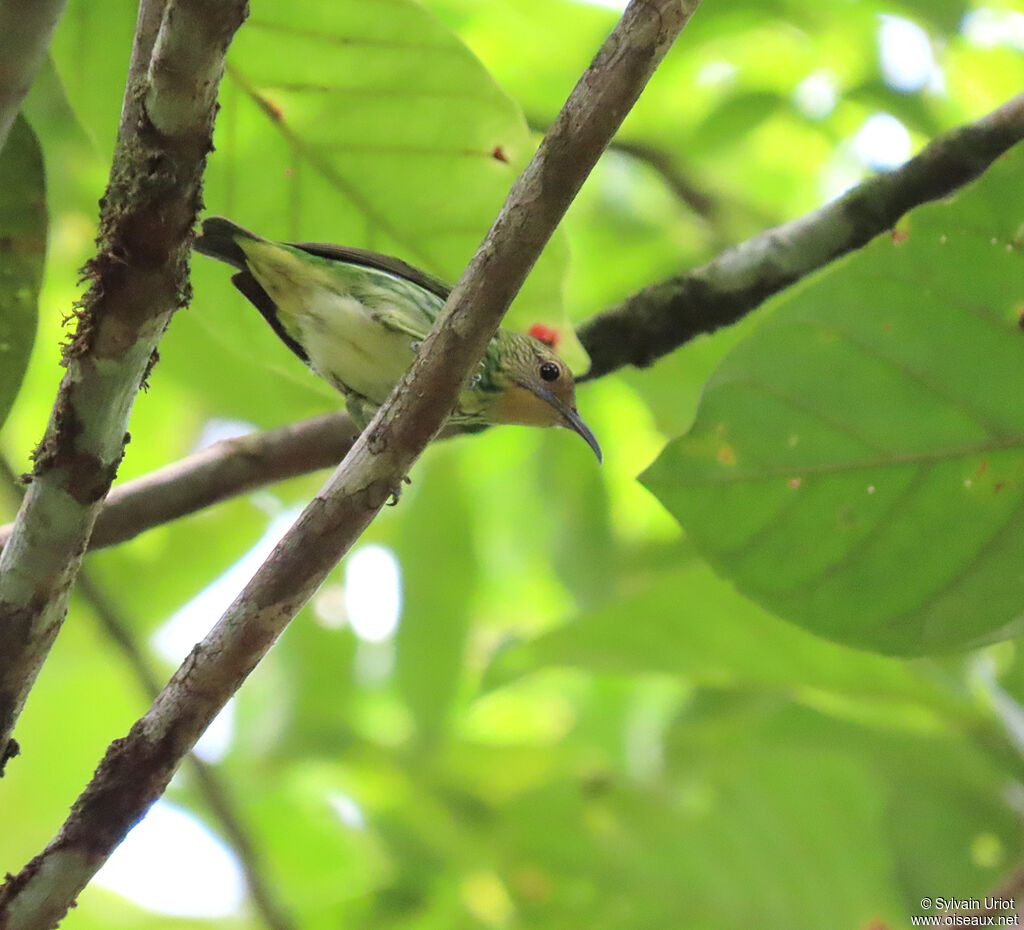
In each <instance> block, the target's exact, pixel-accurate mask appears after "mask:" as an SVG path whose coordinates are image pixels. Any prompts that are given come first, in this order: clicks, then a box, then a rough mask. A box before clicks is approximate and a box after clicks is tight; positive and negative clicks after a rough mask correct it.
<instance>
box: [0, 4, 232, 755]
mask: <svg viewBox="0 0 1024 930" xmlns="http://www.w3.org/2000/svg"><path fill="white" fill-rule="evenodd" d="M246 13H247V6H246V3H245V0H143V2H142V4H141V6H140V9H139V19H138V26H137V30H136V35H135V44H134V48H133V52H132V64H131V68H130V72H129V75H128V82H127V87H126V91H125V99H124V106H123V110H122V119H121V126H120V130H119V133H118V140H117V146H116V150H115V155H114V161H113V166H112V169H111V175H110V181H109V184H108V187H107V192H106V194H105V196H104V198H103V200H102V202H101V214H100V226H99V237H98V245H99V251H98V253H97V255H96V257H95V258H93V259H92V260H91V261H90V262H89V264H88V266H87V268H86V275H87V277H88V279H89V281H90V283H91V286H90V288H89V291H88V293H86V295H85V297H84V298H83V299H82V300H81V301H80V303H79V305H78V307H77V309H76V316H77V327H76V330H75V333H74V336H73V338H72V339H71V341H70V343H69V344H68V345H67V346H66V347H65V352H64V364H65V367H66V369H67V371H66V374H65V375H64V378H63V380H62V382H61V385H60V388H59V390H58V393H57V399H56V402H55V403H54V407H53V412H52V414H51V417H50V423H49V426H48V427H47V430H46V434H45V436H44V437H43V440H42V442H41V443H40V445H39V447H38V448H37V450H36V452H35V454H34V460H35V466H34V468H33V473H32V482H31V486H30V487H29V489H28V493H27V494H26V496H25V500H24V502H23V504H22V507H21V509H20V511H19V513H18V517H17V519H16V521H15V523H14V527H13V530H12V532H11V536H10V539H9V540H8V543H7V545H6V546H5V547H4V549H3V552H2V553H0V766H2V763H3V761H4V760H6V759H8V758H10V756H12V755H13V754H14V753H15V752H16V751H17V748H16V744H15V743H14V742H13V740H12V738H11V733H12V730H13V728H14V724H15V721H16V720H17V718H18V715H19V713H20V712H21V708H22V706H23V705H24V702H25V699H26V697H27V695H28V692H29V690H30V688H31V687H32V683H33V682H34V681H35V678H36V675H37V673H38V671H39V668H40V666H41V665H42V663H43V660H44V659H45V657H46V655H47V653H48V652H49V649H50V646H51V645H52V644H53V641H54V638H55V637H56V635H57V632H58V630H59V629H60V625H61V623H62V621H63V619H64V615H65V612H66V610H67V603H68V597H69V592H70V589H71V585H72V583H73V582H74V578H75V575H76V574H77V571H78V566H79V563H80V561H81V556H82V553H83V552H84V551H85V548H86V546H87V544H88V540H89V535H90V533H91V531H92V526H93V522H94V521H95V519H96V516H97V514H98V513H99V511H100V509H101V508H102V504H103V499H104V498H105V496H106V494H107V491H108V490H109V488H110V484H111V482H112V481H113V478H114V475H115V473H116V471H117V466H118V463H119V462H120V460H121V456H122V454H123V452H124V446H125V443H126V442H127V439H128V436H127V433H126V427H127V423H128V416H129V413H130V411H131V407H132V403H133V401H134V399H135V396H136V394H137V392H138V390H139V387H140V385H141V384H142V382H143V380H144V379H145V376H146V372H147V371H148V370H149V367H150V365H151V364H152V362H153V359H154V357H155V356H154V353H155V350H156V345H157V342H158V341H159V339H160V337H161V335H162V334H163V332H164V330H165V329H166V328H167V325H168V323H169V322H170V318H171V315H172V314H173V313H174V311H175V310H177V309H178V308H179V307H181V306H183V305H184V304H185V303H186V302H187V301H188V298H189V281H188V267H189V248H190V245H191V237H192V226H193V224H194V222H195V218H196V214H197V212H198V210H199V207H200V203H201V181H202V174H203V168H204V166H205V163H206V155H207V152H208V151H209V150H210V145H211V143H210V139H211V134H212V130H213V118H214V113H215V103H216V91H217V84H218V82H219V80H220V75H221V74H222V73H223V68H224V54H225V52H226V51H227V46H228V43H229V42H230V40H231V37H232V36H233V35H234V33H235V30H237V28H238V27H239V25H241V23H242V20H243V19H244V18H245V16H246Z"/></svg>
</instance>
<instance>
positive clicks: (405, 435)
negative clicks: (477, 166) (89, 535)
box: [0, 0, 696, 930]
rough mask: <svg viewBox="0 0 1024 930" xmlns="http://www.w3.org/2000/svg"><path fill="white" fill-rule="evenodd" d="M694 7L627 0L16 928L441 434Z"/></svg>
mask: <svg viewBox="0 0 1024 930" xmlns="http://www.w3.org/2000/svg"><path fill="white" fill-rule="evenodd" d="M695 7H696V2H695V0H691V2H689V3H682V2H680V0H633V2H631V3H630V5H629V6H628V7H627V8H626V11H625V12H624V13H623V16H622V19H621V20H620V22H619V23H618V25H617V26H616V27H615V29H614V31H613V32H612V34H611V35H610V36H609V37H608V39H607V40H606V42H605V44H604V45H603V46H602V48H601V50H600V51H599V52H598V54H597V57H596V58H595V59H594V62H593V63H592V64H591V66H590V68H588V69H587V71H586V72H585V73H584V74H583V76H582V77H581V78H580V81H579V83H578V84H577V85H576V87H575V89H574V90H573V92H572V94H571V95H570V97H569V100H568V101H567V102H566V105H565V107H564V108H563V110H562V112H561V114H560V115H559V117H558V119H557V120H556V122H555V125H554V127H553V128H552V130H551V132H550V133H549V134H548V135H547V137H546V138H545V139H544V141H543V142H542V143H541V146H540V149H539V150H538V151H537V153H536V155H534V157H533V159H532V160H531V161H530V164H529V165H528V166H527V168H526V170H525V171H524V172H523V174H522V175H521V176H520V178H519V179H518V181H517V182H516V183H515V185H514V186H513V188H512V191H511V192H510V194H509V197H508V200H507V201H506V203H505V206H504V207H503V208H502V210H501V213H500V214H499V215H498V218H497V219H496V220H495V223H494V225H493V226H492V227H491V230H490V232H489V233H488V235H487V237H486V238H485V239H484V242H483V243H482V245H481V246H480V248H479V249H478V250H477V252H476V254H475V255H474V256H473V259H472V260H471V261H470V263H469V266H468V267H467V269H466V271H465V272H464V273H463V276H462V278H461V279H460V281H459V283H458V284H456V286H455V288H454V290H453V291H452V293H451V296H450V297H449V298H448V301H447V303H446V304H445V308H444V311H443V312H442V313H441V315H440V316H439V318H438V320H437V323H436V324H435V325H434V327H433V329H432V330H431V332H430V335H429V336H428V337H427V339H426V340H424V343H423V345H422V347H421V349H420V352H419V354H418V355H417V358H416V360H415V362H414V363H413V365H412V367H411V369H410V370H409V372H408V373H407V374H406V375H405V376H404V377H403V378H402V380H401V381H400V382H399V384H398V386H397V387H396V388H395V390H394V391H393V392H392V393H391V396H390V397H389V398H388V400H387V401H386V402H385V404H384V405H383V406H382V407H381V409H380V410H379V411H378V413H377V414H376V416H374V418H373V420H372V421H371V422H370V424H369V426H368V427H367V428H366V430H364V432H363V433H362V435H361V436H360V438H359V439H358V440H357V441H356V443H355V445H354V446H353V447H352V449H351V451H350V452H349V453H348V455H347V456H346V457H345V460H344V461H343V462H342V464H341V465H340V466H339V467H338V469H337V470H336V471H335V472H334V474H333V475H332V477H331V479H330V480H329V481H328V483H327V485H326V486H325V487H324V488H323V490H322V491H321V492H320V493H319V494H318V495H317V497H316V498H314V500H313V501H312V502H311V503H310V504H309V506H308V507H307V508H306V509H305V510H304V511H303V513H302V515H301V516H300V517H299V519H298V521H297V522H296V524H295V526H293V527H292V529H291V530H290V531H289V532H288V534H287V535H286V536H285V538H284V539H283V540H282V541H281V542H280V543H279V544H278V546H277V547H276V548H275V549H274V551H273V552H272V553H271V555H270V556H269V557H268V559H267V561H266V562H265V563H264V564H263V566H261V568H260V570H259V571H258V572H257V573H256V575H255V576H254V577H253V579H252V580H251V581H250V582H249V584H248V585H247V586H246V588H245V590H243V591H242V593H241V594H240V595H239V596H238V598H236V600H235V601H234V603H233V604H232V605H231V606H230V607H229V608H228V610H227V611H226V613H225V614H224V616H223V617H221V619H220V620H219V621H218V623H217V625H216V626H215V627H214V628H213V630H211V631H210V633H209V634H208V635H207V637H206V638H205V639H204V640H203V641H202V642H201V643H199V644H197V645H196V647H195V648H194V649H193V650H192V652H191V654H190V655H189V656H188V658H187V659H186V660H185V662H184V663H183V665H182V666H181V668H180V669H178V671H177V672H176V673H175V675H174V676H173V678H172V679H171V681H170V682H169V683H168V684H167V686H166V687H165V688H164V690H163V691H162V692H161V693H160V695H159V696H158V697H157V699H156V700H155V701H154V702H153V706H152V707H151V708H150V709H149V711H147V712H146V714H145V715H144V716H143V717H142V718H141V719H140V720H139V721H138V722H137V723H136V724H135V726H134V727H132V730H131V732H130V733H129V734H128V736H126V737H125V738H124V739H120V740H117V741H115V742H114V743H113V744H112V745H111V746H110V748H109V749H108V751H107V754H106V756H105V757H104V759H103V761H102V762H101V763H100V765H99V768H98V769H97V770H96V773H95V775H94V776H93V779H92V781H91V782H90V784H89V785H88V787H87V788H86V789H85V791H84V792H83V794H82V795H81V796H80V797H79V798H78V800H77V801H76V802H75V805H74V807H73V808H72V811H71V813H70V815H69V816H68V819H67V820H66V821H65V823H64V825H63V826H62V827H61V830H60V832H59V833H58V834H57V836H56V837H55V838H54V839H53V840H52V841H51V842H50V844H49V845H48V846H47V847H46V849H45V850H44V851H43V852H42V853H41V854H40V855H39V856H37V857H36V858H35V859H33V860H32V862H30V863H29V864H28V865H27V866H26V867H25V868H24V869H23V870H22V871H21V873H20V874H19V875H17V876H15V877H12V878H10V879H9V880H8V881H7V883H6V884H5V885H4V887H3V889H2V890H0V926H3V927H4V928H5V930H28V928H35V930H38V928H42V927H48V926H51V925H52V924H53V923H55V922H56V921H59V920H60V919H61V918H62V917H63V916H64V914H65V912H66V910H67V908H68V907H69V906H70V905H71V903H72V902H73V901H74V898H75V895H77V894H78V892H79V891H80V890H81V889H82V888H83V887H84V886H85V884H86V883H87V882H88V881H89V879H90V878H91V877H92V876H93V874H94V873H95V872H96V870H97V869H98V868H99V867H100V865H102V863H103V862H104V860H105V859H106V858H107V856H109V854H110V852H111V850H112V849H113V848H114V847H115V846H116V845H117V844H118V843H119V842H120V841H121V839H122V838H123V837H124V835H125V834H126V833H127V832H128V830H129V829H130V828H131V826H132V825H133V824H134V823H135V822H136V821H137V820H138V819H139V818H140V817H141V816H142V815H143V814H144V813H145V812H146V810H147V809H148V808H149V806H150V805H151V804H152V803H153V802H154V801H155V800H156V799H157V798H158V797H159V796H160V794H162V793H163V791H164V789H165V788H166V786H167V783H168V782H169V780H170V778H171V775H172V774H173V772H174V770H175V769H176V768H177V766H178V765H179V764H180V762H181V760H182V758H183V757H184V755H185V754H186V753H187V752H188V751H189V750H190V749H191V748H192V746H193V745H194V743H195V741H196V739H197V738H198V737H199V735H200V734H201V733H202V732H203V730H204V729H205V728H206V727H207V726H208V725H209V723H210V722H211V721H212V720H213V718H214V716H215V715H216V714H217V712H218V711H219V710H220V709H221V708H222V707H223V706H224V704H225V703H226V702H227V701H228V699H229V698H230V697H231V695H232V694H233V693H234V692H235V691H236V690H237V689H238V688H239V687H240V685H241V684H242V682H243V681H244V680H245V678H246V677H247V676H248V674H249V673H250V672H251V671H252V669H253V668H254V667H255V666H256V664H257V663H258V662H259V660H260V659H261V658H262V657H263V655H264V654H265V653H266V652H267V650H268V649H269V648H270V647H271V645H272V644H273V643H274V641H275V640H276V638H277V637H278V636H279V635H280V634H281V632H282V631H283V630H284V628H285V627H286V626H287V624H288V622H289V621H290V619H291V618H292V617H293V616H294V615H295V614H296V612H297V611H298V610H299V608H300V607H301V606H302V605H303V604H304V603H305V601H306V600H307V599H308V598H309V597H310V595H311V594H312V593H313V591H314V590H315V589H316V587H317V586H318V585H319V584H320V583H321V582H322V580H323V579H324V577H325V576H326V575H327V574H328V572H329V571H330V570H331V569H332V568H333V567H334V565H335V564H336V563H337V561H338V559H339V558H341V556H342V555H343V554H344V553H345V552H346V551H347V549H348V548H349V547H350V546H351V545H352V543H353V542H354V541H355V539H356V538H358V536H359V535H360V533H362V531H363V530H364V529H365V528H366V526H367V525H368V524H369V523H370V521H371V520H372V519H373V518H374V516H375V515H376V514H377V511H378V510H379V509H380V508H381V507H382V506H383V504H384V502H385V500H386V499H387V498H388V497H389V496H390V493H391V491H392V489H394V488H396V487H398V485H399V483H400V482H401V480H402V478H403V476H404V475H405V474H406V472H407V471H408V470H409V468H410V467H411V465H412V464H413V462H414V461H415V460H416V458H417V457H418V455H419V454H420V453H421V452H422V451H423V449H424V447H425V446H426V445H427V443H428V442H429V441H430V439H431V438H432V437H433V435H434V434H435V433H436V432H437V431H438V430H439V429H440V427H441V424H442V422H443V421H444V419H445V417H446V416H447V415H448V413H449V412H450V410H451V409H452V407H453V406H454V404H455V401H456V397H457V395H458V391H459V389H460V387H461V385H462V384H463V383H464V381H465V379H466V378H467V377H468V375H469V372H470V371H471V370H472V367H473V366H474V365H476V364H477V363H478V362H479V359H480V358H481V357H482V356H483V353H484V350H485V349H486V347H487V343H488V342H489V340H490V338H491V337H492V335H493V334H494V332H495V330H496V329H497V327H498V325H499V323H500V321H501V318H502V316H503V315H504V313H505V311H506V309H507V308H508V305H509V304H510V303H511V301H512V298H513V297H514V296H515V294H516V292H517V291H518V289H519V287H520V286H521V285H522V282H523V280H524V279H525V278H526V275H527V274H528V272H529V270H530V268H531V267H532V266H533V263H534V262H535V261H536V259H537V256H538V255H539V254H540V252H541V249H542V248H543V247H544V245H545V243H546V242H547V241H548V239H549V238H550V236H551V234H552V232H553V231H554V229H555V227H556V226H557V224H558V223H559V221H560V220H561V218H562V216H563V215H564V213H565V210H566V209H567V208H568V206H569V204H570V202H571V201H572V199H573V198H574V197H575V195H576V193H577V191H578V190H579V188H580V186H581V185H582V183H583V181H584V179H585V178H586V176H587V175H588V174H589V172H590V170H591V169H592V168H593V165H594V163H595V162H596V161H597V159H598V157H599V156H600V154H601V152H602V150H603V149H604V147H605V146H606V145H607V144H608V141H609V140H610V139H611V137H612V135H614V133H615V130H616V129H617V128H618V126H619V124H620V123H621V121H622V119H623V117H624V116H625V115H626V113H627V112H628V111H629V109H630V107H631V106H632V105H633V103H634V102H635V101H636V99H637V97H638V96H639V95H640V92H641V90H642V89H643V87H644V85H645V84H646V83H647V80H648V79H649V77H650V75H651V73H652V72H653V71H654V69H655V67H657V65H658V63H659V62H660V60H661V59H662V57H663V56H664V55H665V53H666V52H667V51H668V49H669V47H670V46H671V44H672V42H673V41H674V39H675V38H676V36H677V35H678V33H679V31H680V30H681V29H682V28H683V26H684V25H685V24H686V22H687V20H688V19H689V16H690V14H691V13H692V12H693V10H694V8H695ZM12 546H13V540H12V543H11V544H9V546H8V549H9V548H11V547H12ZM5 551H6V550H5Z"/></svg>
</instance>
